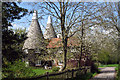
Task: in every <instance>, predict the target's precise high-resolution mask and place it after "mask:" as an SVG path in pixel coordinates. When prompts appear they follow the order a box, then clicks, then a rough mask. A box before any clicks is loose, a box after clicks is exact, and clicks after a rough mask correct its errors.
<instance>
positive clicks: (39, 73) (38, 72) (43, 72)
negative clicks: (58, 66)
mask: <svg viewBox="0 0 120 80" xmlns="http://www.w3.org/2000/svg"><path fill="white" fill-rule="evenodd" d="M33 72H35V73H36V75H42V74H45V73H46V72H52V70H51V69H48V70H46V69H43V68H33Z"/></svg>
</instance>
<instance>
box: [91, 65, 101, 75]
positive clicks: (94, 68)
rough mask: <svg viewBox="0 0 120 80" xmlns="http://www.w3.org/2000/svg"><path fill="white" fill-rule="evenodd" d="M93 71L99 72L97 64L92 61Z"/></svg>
mask: <svg viewBox="0 0 120 80" xmlns="http://www.w3.org/2000/svg"><path fill="white" fill-rule="evenodd" d="M91 72H92V73H96V72H97V73H98V72H99V70H98V66H97V64H95V63H92V65H91Z"/></svg>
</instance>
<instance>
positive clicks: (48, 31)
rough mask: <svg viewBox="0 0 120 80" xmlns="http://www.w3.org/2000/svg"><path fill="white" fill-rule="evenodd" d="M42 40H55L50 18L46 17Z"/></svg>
mask: <svg viewBox="0 0 120 80" xmlns="http://www.w3.org/2000/svg"><path fill="white" fill-rule="evenodd" d="M44 38H45V39H51V38H57V36H56V33H55V30H54V28H53V26H52V18H51V16H49V17H48V22H47V26H46V31H45V34H44Z"/></svg>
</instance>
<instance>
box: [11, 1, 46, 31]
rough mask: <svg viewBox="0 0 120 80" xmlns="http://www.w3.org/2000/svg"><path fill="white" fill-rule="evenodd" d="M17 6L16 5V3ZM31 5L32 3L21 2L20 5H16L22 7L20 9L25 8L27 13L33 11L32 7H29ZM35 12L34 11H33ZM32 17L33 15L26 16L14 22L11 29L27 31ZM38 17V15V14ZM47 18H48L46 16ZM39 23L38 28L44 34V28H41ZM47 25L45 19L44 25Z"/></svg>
mask: <svg viewBox="0 0 120 80" xmlns="http://www.w3.org/2000/svg"><path fill="white" fill-rule="evenodd" d="M17 4H18V3H17ZM31 5H32V2H22V3H20V4H18V6H20V7H22V8H25V9H28V12H30V11H32V10H33V9H35V8H34V7H32V6H31ZM35 10H36V9H35ZM37 11H38V10H37ZM32 15H33V14H29V13H28V14H27V15H26V16H24V17H22V18H21V19H19V20H17V19H16V20H14V22H13V23H12V25H13V27H12V29H17V28H22V29H24V28H26V29H27V30H28V29H29V26H30V24H31V21H32ZM38 16H39V14H38ZM46 17H48V16H46ZM38 21H39V24H40V27H41V29H42V31H43V32H44V31H45V28H44V27H43V26H42V24H41V21H40V20H38ZM46 24H47V18H46V20H45V21H44V25H46Z"/></svg>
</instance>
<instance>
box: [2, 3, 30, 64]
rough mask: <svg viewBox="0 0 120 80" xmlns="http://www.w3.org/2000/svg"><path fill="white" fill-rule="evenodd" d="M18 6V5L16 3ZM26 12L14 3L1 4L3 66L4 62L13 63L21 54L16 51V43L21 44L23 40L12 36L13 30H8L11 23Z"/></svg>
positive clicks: (17, 35) (17, 36) (15, 35)
mask: <svg viewBox="0 0 120 80" xmlns="http://www.w3.org/2000/svg"><path fill="white" fill-rule="evenodd" d="M18 4H19V3H18ZM27 12H28V10H27V9H24V8H21V7H19V6H18V5H17V3H15V2H3V3H2V55H3V65H4V64H5V60H7V61H11V62H12V61H14V60H16V59H18V58H19V57H20V56H19V54H21V52H19V51H20V50H19V49H18V50H19V51H17V49H16V48H17V47H15V45H16V46H18V45H17V44H16V43H21V42H22V41H23V39H24V38H23V39H22V38H21V39H20V37H23V35H22V36H20V35H19V34H14V32H13V30H10V29H8V27H12V25H11V23H12V22H13V21H14V20H15V19H21V17H23V16H25V15H26V14H27Z"/></svg>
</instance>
